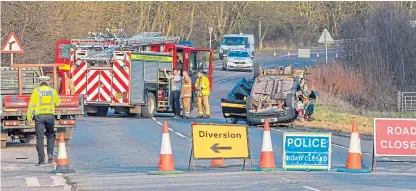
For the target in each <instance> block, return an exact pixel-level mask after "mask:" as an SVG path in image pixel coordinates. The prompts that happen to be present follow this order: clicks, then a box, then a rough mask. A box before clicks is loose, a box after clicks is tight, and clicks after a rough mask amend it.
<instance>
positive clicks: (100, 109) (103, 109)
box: [97, 106, 108, 117]
mask: <svg viewBox="0 0 416 191" xmlns="http://www.w3.org/2000/svg"><path fill="white" fill-rule="evenodd" d="M107 113H108V107H105V106H104V107H97V116H100V117H105V116H107Z"/></svg>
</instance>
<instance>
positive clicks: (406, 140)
mask: <svg viewBox="0 0 416 191" xmlns="http://www.w3.org/2000/svg"><path fill="white" fill-rule="evenodd" d="M374 155H375V156H416V119H402V118H398V119H393V118H392V119H383V118H375V119H374Z"/></svg>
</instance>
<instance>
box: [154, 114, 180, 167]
mask: <svg viewBox="0 0 416 191" xmlns="http://www.w3.org/2000/svg"><path fill="white" fill-rule="evenodd" d="M149 173H150V174H159V175H160V174H182V173H183V171H176V170H175V167H174V161H173V155H172V148H171V145H170V138H169V131H168V122H167V121H165V123H164V124H163V130H162V146H161V147H160V159H159V168H158V171H151V172H149Z"/></svg>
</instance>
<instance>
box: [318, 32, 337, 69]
mask: <svg viewBox="0 0 416 191" xmlns="http://www.w3.org/2000/svg"><path fill="white" fill-rule="evenodd" d="M334 42H335V41H334V39H332V37H331V34H329V32H328V30H327V29H324V31H323V32H322V34H321V37H319V40H318V43H325V64H328V43H334Z"/></svg>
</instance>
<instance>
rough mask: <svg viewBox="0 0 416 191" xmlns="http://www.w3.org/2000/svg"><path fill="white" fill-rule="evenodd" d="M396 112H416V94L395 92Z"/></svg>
mask: <svg viewBox="0 0 416 191" xmlns="http://www.w3.org/2000/svg"><path fill="white" fill-rule="evenodd" d="M397 110H398V111H416V92H401V91H399V92H397Z"/></svg>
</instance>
